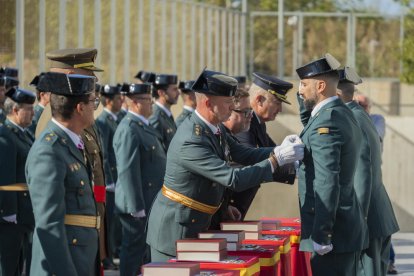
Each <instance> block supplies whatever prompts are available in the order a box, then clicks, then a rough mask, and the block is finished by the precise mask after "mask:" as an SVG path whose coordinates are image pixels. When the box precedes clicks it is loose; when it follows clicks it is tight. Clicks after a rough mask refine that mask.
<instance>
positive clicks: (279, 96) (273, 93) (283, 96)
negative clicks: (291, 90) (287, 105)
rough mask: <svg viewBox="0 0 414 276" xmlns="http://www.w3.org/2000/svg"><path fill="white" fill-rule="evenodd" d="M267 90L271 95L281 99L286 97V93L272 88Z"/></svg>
mask: <svg viewBox="0 0 414 276" xmlns="http://www.w3.org/2000/svg"><path fill="white" fill-rule="evenodd" d="M267 92H269V93H270V94H272V95H275V96H276V97H278V98H280V99H282V100H286V99H287V97H286V95H282V94H279V93H277V92H276V91H273V90H270V89H268V90H267Z"/></svg>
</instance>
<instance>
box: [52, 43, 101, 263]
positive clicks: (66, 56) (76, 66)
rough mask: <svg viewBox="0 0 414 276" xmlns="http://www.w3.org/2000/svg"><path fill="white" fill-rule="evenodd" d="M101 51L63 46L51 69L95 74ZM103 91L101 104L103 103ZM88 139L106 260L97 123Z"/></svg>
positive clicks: (87, 130)
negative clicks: (97, 59) (97, 56)
mask: <svg viewBox="0 0 414 276" xmlns="http://www.w3.org/2000/svg"><path fill="white" fill-rule="evenodd" d="M97 54H98V51H97V50H96V49H93V48H75V49H59V50H54V51H51V52H49V53H47V54H46V56H47V58H48V59H49V60H50V71H51V72H60V73H65V74H80V75H85V76H93V77H96V76H95V72H102V71H103V70H102V69H100V68H97V67H96V66H95V64H94V62H95V59H96V55H97ZM98 97H99V94H98V96H97V104H99V98H98ZM81 136H82V140H83V141H84V143H85V153H86V157H87V158H88V161H89V162H90V164H91V165H92V169H93V191H94V196H95V200H96V202H97V207H98V214H99V216H100V218H101V225H102V227H101V228H100V229H99V234H100V246H99V248H100V256H101V260H104V259H105V258H106V256H107V245H106V243H107V239H106V231H105V230H106V228H105V223H104V221H105V201H106V190H105V175H104V168H103V156H102V151H101V141H100V137H99V133H98V129H97V127H96V126H95V124H93V125H91V126H89V127H88V128H85V129H84V131H83V132H82V134H81Z"/></svg>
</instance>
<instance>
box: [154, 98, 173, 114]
mask: <svg viewBox="0 0 414 276" xmlns="http://www.w3.org/2000/svg"><path fill="white" fill-rule="evenodd" d="M155 104H156V105H158V106H159V107H160V108H161V109H162V110H163V111H164V112H165V114H167V115H168V117H171V115H172V113H171V111H169V110H168V109H167V108H166V107H165V106H163V105H162V104H161V103H160V102H158V101H156V102H155Z"/></svg>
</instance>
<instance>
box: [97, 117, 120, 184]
mask: <svg viewBox="0 0 414 276" xmlns="http://www.w3.org/2000/svg"><path fill="white" fill-rule="evenodd" d="M95 124H96V126H97V127H98V130H99V134H100V137H101V141H102V151H103V165H104V172H105V182H106V185H108V184H115V183H116V180H117V172H116V159H115V152H114V148H113V146H112V144H113V138H114V134H115V131H116V128H117V126H118V123H117V122H116V121H115V120H114V117H112V115H111V114H109V113H108V112H107V111H106V110H103V111H102V113H101V114H100V115H99V116H98V118H97V119H96V121H95Z"/></svg>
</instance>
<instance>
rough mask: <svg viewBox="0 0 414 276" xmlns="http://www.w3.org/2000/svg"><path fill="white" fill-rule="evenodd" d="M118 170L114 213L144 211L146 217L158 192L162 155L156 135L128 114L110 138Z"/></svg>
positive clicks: (163, 163) (162, 149) (162, 168)
mask: <svg viewBox="0 0 414 276" xmlns="http://www.w3.org/2000/svg"><path fill="white" fill-rule="evenodd" d="M113 143H114V144H113V146H114V151H115V156H116V165H117V168H118V180H117V183H116V188H115V205H116V207H115V212H116V213H120V214H130V213H134V212H139V211H141V210H145V212H146V214H147V215H148V212H149V209H150V208H151V204H152V201H153V200H154V197H155V195H156V194H157V193H158V191H159V190H160V189H161V186H162V183H163V177H164V173H165V162H166V155H165V149H164V147H163V145H162V142H161V137H160V135H159V134H158V132H157V131H156V130H155V129H154V128H153V127H151V126H147V125H146V124H145V123H143V122H142V121H141V120H140V119H139V118H138V117H137V116H135V115H134V114H132V113H130V112H128V114H127V115H126V116H125V118H124V119H123V120H122V122H121V123H120V124H119V126H118V128H117V129H116V132H115V135H114V142H113Z"/></svg>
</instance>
